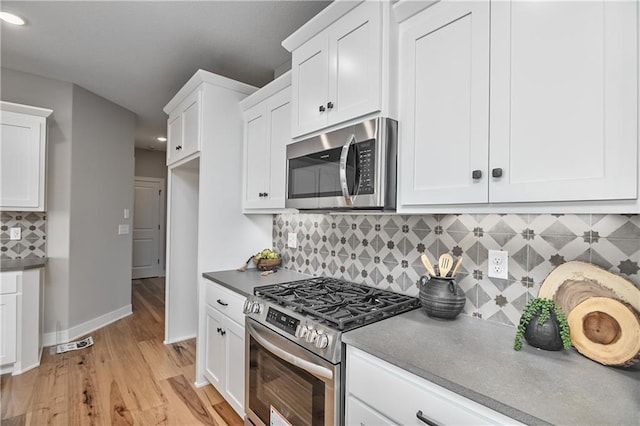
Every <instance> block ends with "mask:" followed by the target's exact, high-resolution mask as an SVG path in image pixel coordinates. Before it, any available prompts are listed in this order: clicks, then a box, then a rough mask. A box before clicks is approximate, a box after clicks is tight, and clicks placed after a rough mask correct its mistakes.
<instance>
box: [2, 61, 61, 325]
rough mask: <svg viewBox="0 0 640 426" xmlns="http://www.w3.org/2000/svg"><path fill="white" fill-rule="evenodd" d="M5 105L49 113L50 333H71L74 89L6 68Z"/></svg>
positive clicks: (47, 285) (46, 312)
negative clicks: (13, 104)
mask: <svg viewBox="0 0 640 426" xmlns="http://www.w3.org/2000/svg"><path fill="white" fill-rule="evenodd" d="M0 81H1V89H2V91H1V94H2V100H4V101H9V102H15V103H20V104H26V105H33V106H37V107H42V108H50V109H52V110H53V115H52V117H51V118H50V119H49V121H48V138H47V256H48V258H49V260H48V262H47V266H46V270H45V300H44V306H45V310H44V320H45V329H44V331H45V333H47V332H54V331H57V330H66V329H68V328H69V280H70V277H69V273H70V271H69V258H70V248H69V246H70V244H69V241H70V240H69V238H70V223H69V213H70V197H71V133H72V123H71V120H72V103H73V102H72V96H73V85H72V84H70V83H66V82H62V81H58V80H51V79H48V78H43V77H39V76H36V75H33V74H27V73H23V72H19V71H13V70H10V69H6V68H2V70H1V73H0Z"/></svg>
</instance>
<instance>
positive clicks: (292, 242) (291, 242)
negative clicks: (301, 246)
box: [287, 232, 298, 248]
mask: <svg viewBox="0 0 640 426" xmlns="http://www.w3.org/2000/svg"><path fill="white" fill-rule="evenodd" d="M287 245H288V246H289V248H297V247H298V238H297V235H296V233H295V232H289V233H288V234H287Z"/></svg>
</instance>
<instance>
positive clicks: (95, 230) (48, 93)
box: [0, 68, 135, 345]
mask: <svg viewBox="0 0 640 426" xmlns="http://www.w3.org/2000/svg"><path fill="white" fill-rule="evenodd" d="M0 81H1V92H0V93H1V98H2V100H4V101H9V102H15V103H21V104H27V105H33V106H38V107H44V108H50V109H52V110H53V115H52V117H51V119H50V121H49V125H48V153H47V257H48V261H47V265H46V267H45V300H44V333H45V336H44V343H45V344H46V345H50V344H54V343H59V342H62V341H66V340H69V339H73V338H75V337H78V335H79V334H82V333H84V332H86V331H89V330H90V328H91V327H93V328H95V327H99V326H101V325H103V324H104V321H105V318H107V319H108V318H109V315H106V316H105V314H106V313H109V312H114V311H115V312H124V311H126V310H127V309H130V303H131V301H130V299H131V291H130V286H131V236H130V235H127V236H122V237H119V236H118V235H117V224H118V223H126V221H124V219H122V213H123V209H124V208H129V209H132V206H133V171H134V159H133V149H134V148H133V145H134V130H135V129H134V127H135V115H134V114H133V113H131V112H129V111H127V110H125V109H123V108H121V107H119V106H117V105H115V104H113V103H111V102H109V101H107V100H105V99H103V98H100V97H98V96H97V95H95V94H93V93H91V92H88V91H86V90H84V89H82V88H80V87H78V86H75V85H73V84H71V83H67V82H62V81H58V80H53V79H48V78H45V77H41V76H36V75H33V74H28V73H23V72H20V71H15V70H10V69H6V68H2V70H1V72H0ZM110 318H111V319H114V318H113V316H112V317H110ZM74 333H75V334H74Z"/></svg>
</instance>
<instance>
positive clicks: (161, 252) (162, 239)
mask: <svg viewBox="0 0 640 426" xmlns="http://www.w3.org/2000/svg"><path fill="white" fill-rule="evenodd" d="M136 182H153V183H159V184H160V186H161V187H162V189H161V192H160V211H159V213H158V214H159V216H158V221H159V222H160V229H159V231H160V232H159V235H158V258H159V259H160V268H159V271H158V276H160V277H164V276H165V275H166V272H167V268H166V264H165V263H166V262H165V257H166V240H167V235H166V232H165V229H166V228H167V226H166V223H165V218H166V213H167V182H166V179H164V178H154V177H146V176H135V177H134V180H133V185H134V191H133V193H134V197H135V184H136ZM134 204H135V203H134ZM133 213H134V214H135V212H133ZM131 223H132V229H131V231H132V232H133V216H132V221H131ZM131 244H132V245H133V239H132V241H131Z"/></svg>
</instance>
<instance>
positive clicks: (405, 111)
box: [399, 1, 489, 205]
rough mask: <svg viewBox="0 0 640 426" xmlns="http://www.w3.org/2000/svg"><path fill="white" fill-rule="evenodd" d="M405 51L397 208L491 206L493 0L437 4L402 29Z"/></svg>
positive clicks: (401, 60)
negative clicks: (451, 205) (489, 182)
mask: <svg viewBox="0 0 640 426" xmlns="http://www.w3.org/2000/svg"><path fill="white" fill-rule="evenodd" d="M400 46H401V51H400V76H401V78H400V91H401V92H400V93H401V97H400V99H401V110H400V114H401V115H400V122H401V123H402V128H401V132H400V137H401V139H400V161H401V163H400V164H401V167H399V170H400V203H401V204H402V205H420V204H457V203H480V202H486V201H487V192H488V184H487V173H486V169H487V163H488V123H489V4H488V1H477V2H449V1H442V2H440V3H437V4H436V5H434V6H432V7H430V8H428V9H426V10H425V11H423V12H421V13H420V14H418V15H416V16H415V17H413V18H411V19H410V20H408V21H406V22H405V23H403V24H402V25H401V27H400ZM474 170H477V171H479V172H480V173H481V174H482V177H480V178H474V177H473V175H474V173H473V171H474Z"/></svg>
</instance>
